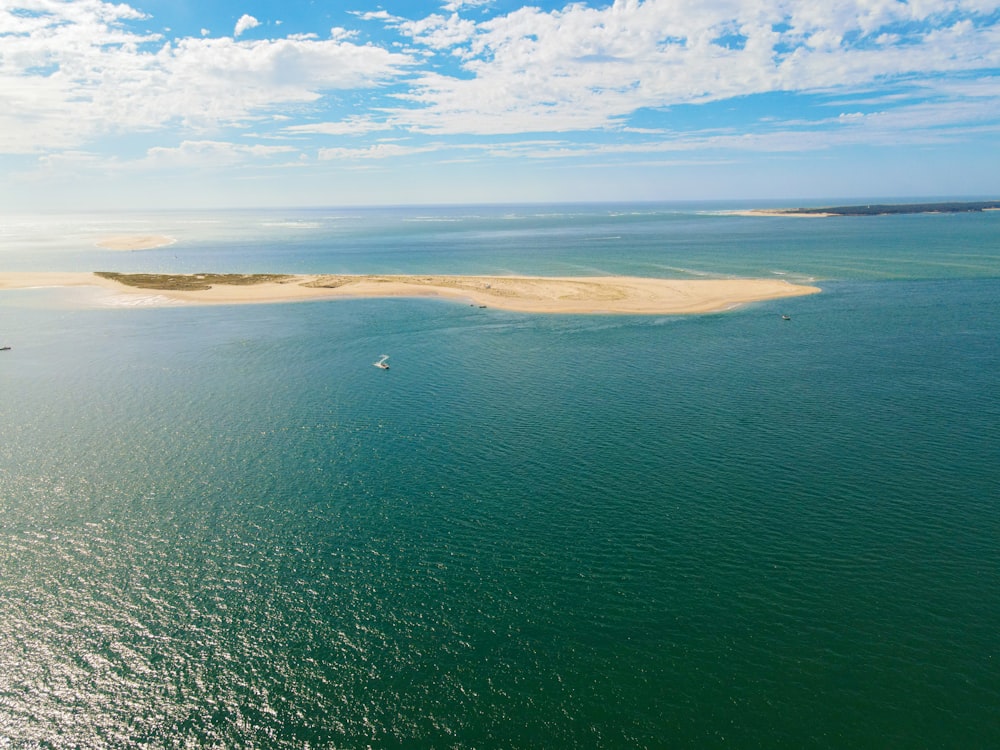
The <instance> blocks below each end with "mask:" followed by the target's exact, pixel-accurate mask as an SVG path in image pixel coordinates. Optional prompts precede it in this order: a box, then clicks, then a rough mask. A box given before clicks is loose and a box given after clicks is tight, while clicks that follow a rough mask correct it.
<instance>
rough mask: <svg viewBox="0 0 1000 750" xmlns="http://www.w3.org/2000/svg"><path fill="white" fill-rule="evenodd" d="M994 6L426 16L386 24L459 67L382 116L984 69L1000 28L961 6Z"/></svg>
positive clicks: (470, 115) (552, 124) (527, 109)
mask: <svg viewBox="0 0 1000 750" xmlns="http://www.w3.org/2000/svg"><path fill="white" fill-rule="evenodd" d="M998 6H1000V2H997V1H996V0H968V1H965V0H949V2H948V3H947V7H946V8H945V7H942V4H941V3H940V2H932V1H931V0H927V2H923V3H921V2H911V3H908V4H906V3H900V2H896V1H895V0H840V1H839V2H831V3H816V2H814V1H813V0H786V1H785V2H778V1H777V0H719V2H714V3H705V2H703V0H646V2H639V0H616V2H614V3H613V4H612V5H611V6H608V7H604V8H594V7H589V6H587V5H584V4H582V3H576V4H570V5H567V6H565V7H564V8H562V9H561V10H555V11H543V10H541V9H539V8H537V7H522V8H520V9H518V10H516V11H514V12H511V13H509V14H506V15H500V16H496V17H493V18H489V19H487V20H483V21H480V22H478V23H475V24H472V23H471V22H469V21H468V20H463V19H461V18H459V17H458V16H457V15H454V14H453V15H452V16H451V17H447V18H446V17H444V16H440V15H432V16H429V17H427V18H424V19H421V20H418V21H409V22H394V25H395V26H396V28H398V29H399V31H400V32H401V33H404V34H407V35H409V36H410V37H411V39H412V40H413V41H414V42H415V43H417V44H421V45H424V46H426V47H429V48H431V49H434V50H438V51H440V50H450V51H452V52H453V53H454V54H457V55H459V56H461V58H462V59H463V60H464V63H463V66H464V68H465V75H462V76H452V75H445V74H443V73H441V72H437V71H433V70H430V71H427V72H425V73H424V74H422V75H421V76H419V77H418V79H417V81H416V83H415V85H414V86H413V87H412V88H411V90H410V91H409V92H407V93H406V94H403V95H402V97H401V98H402V99H403V100H405V101H407V102H408V103H409V104H410V106H409V107H408V108H405V109H404V108H400V109H398V110H395V111H394V112H393V114H394V115H395V116H396V117H397V118H398V119H399V121H401V122H406V123H408V124H409V126H410V127H412V128H414V129H416V130H419V131H425V132H428V133H436V134H450V133H479V134H500V133H518V132H540V131H557V132H562V131H568V130H586V129H592V128H618V127H620V126H621V125H622V124H623V123H624V122H625V120H626V118H628V117H629V116H630V115H631V114H632V113H634V112H635V111H637V110H639V109H642V108H663V107H670V106H674V105H678V104H687V103H701V102H708V101H717V100H722V99H728V98H733V97H739V96H746V95H752V94H758V93H765V92H773V91H800V92H810V91H823V90H827V89H835V88H845V87H848V88H849V87H861V86H865V85H868V84H870V83H871V82H873V81H877V80H884V79H886V78H889V77H893V76H906V75H914V74H922V73H930V72H935V73H941V72H954V71H967V70H985V69H989V68H995V67H996V66H998V65H1000V33H998V28H997V26H996V25H995V24H993V25H990V24H988V23H987V24H983V23H982V20H983V19H982V17H981V15H980V16H976V18H977V20H978V21H979V23H974V22H973V18H972V17H971V16H970V15H969V14H982V13H983V12H985V11H987V10H992V9H995V8H997V7H998ZM962 14H966V16H967V17H965V18H962V17H961V16H962ZM943 19H948V25H946V26H941V23H942V20H943ZM903 29H907V32H906V35H905V36H903Z"/></svg>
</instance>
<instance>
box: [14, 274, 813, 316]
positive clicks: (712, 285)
mask: <svg viewBox="0 0 1000 750" xmlns="http://www.w3.org/2000/svg"><path fill="white" fill-rule="evenodd" d="M160 278H162V279H163V280H164V281H163V284H162V286H160V285H158V284H157V283H156V279H160ZM179 278H180V279H184V280H188V279H194V278H197V277H194V276H187V277H178V276H163V277H154V281H153V283H152V284H151V285H146V286H144V287H143V288H137V287H134V286H130V285H127V284H123V283H119V282H117V281H112V280H110V279H106V278H103V277H101V276H98V275H96V274H92V273H0V289H26V288H31V287H53V286H76V287H79V286H99V287H103V288H106V289H108V290H110V291H113V292H114V293H115V296H116V298H119V299H120V300H122V304H123V305H127V304H128V298H129V297H130V296H134V297H136V298H137V299H138V298H143V299H144V300H147V301H148V300H150V299H152V298H154V297H155V299H159V300H162V301H163V303H164V304H177V303H188V304H201V305H209V304H228V305H232V304H252V303H268V302H294V301H303V300H316V299H336V298H350V297H435V298H441V299H450V300H455V301H461V302H465V303H467V304H471V305H476V306H485V307H494V308H498V309H503V310H512V311H519V312H530V313H567V314H568V313H572V314H595V313H600V314H614V313H622V314H633V315H654V314H683V313H705V312H714V311H719V310H725V309H728V308H731V307H735V306H737V305H740V304H744V303H748V302H758V301H762V300H769V299H778V298H782V297H796V296H801V295H805V294H815V293H817V292H819V291H820V289H819V288H818V287H814V286H804V285H797V284H791V283H789V282H787V281H782V280H780V279H651V278H638V277H628V276H602V277H552V278H549V277H527V276H446V275H412V276H396V275H392V276H388V275H357V276H353V275H288V276H282V277H280V278H279V279H278V280H267V281H263V282H261V283H253V281H254V280H253V278H248V279H244V280H243V281H242V282H240V283H232V284H230V283H217V284H213V285H212V286H211V287H210V288H208V289H199V290H181V289H175V288H170V286H171V283H170V280H174V281H176V280H177V279H179ZM247 282H250V283H247ZM147 283H148V282H147ZM151 295H153V296H154V297H151Z"/></svg>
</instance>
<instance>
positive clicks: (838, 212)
mask: <svg viewBox="0 0 1000 750" xmlns="http://www.w3.org/2000/svg"><path fill="white" fill-rule="evenodd" d="M997 210H1000V201H945V202H940V203H866V204H863V205H856V206H823V207H819V208H751V209H744V210H739V211H725V212H723V213H726V214H729V215H731V216H792V217H809V218H824V217H828V216H887V215H901V214H955V213H982V212H984V211H997Z"/></svg>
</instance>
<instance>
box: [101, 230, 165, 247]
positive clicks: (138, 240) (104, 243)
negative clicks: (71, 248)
mask: <svg viewBox="0 0 1000 750" xmlns="http://www.w3.org/2000/svg"><path fill="white" fill-rule="evenodd" d="M176 241H177V240H175V239H174V238H173V237H167V236H166V235H162V234H126V235H118V236H114V237H104V238H103V239H100V240H98V241H97V246H98V247H100V248H102V249H104V250H153V249H155V248H157V247H166V246H167V245H172V244H174V243H175V242H176Z"/></svg>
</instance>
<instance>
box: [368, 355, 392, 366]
mask: <svg viewBox="0 0 1000 750" xmlns="http://www.w3.org/2000/svg"><path fill="white" fill-rule="evenodd" d="M387 359H389V355H388V354H383V355H382V356H381V357H380V358H379V361H378V362H372V364H373V365H375V366H376V367H377V368H379V369H380V370H388V369H389V365H387V364H386V363H385V361H386V360H387Z"/></svg>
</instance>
